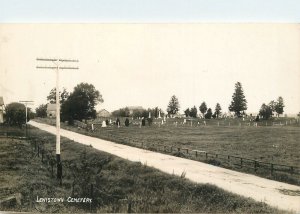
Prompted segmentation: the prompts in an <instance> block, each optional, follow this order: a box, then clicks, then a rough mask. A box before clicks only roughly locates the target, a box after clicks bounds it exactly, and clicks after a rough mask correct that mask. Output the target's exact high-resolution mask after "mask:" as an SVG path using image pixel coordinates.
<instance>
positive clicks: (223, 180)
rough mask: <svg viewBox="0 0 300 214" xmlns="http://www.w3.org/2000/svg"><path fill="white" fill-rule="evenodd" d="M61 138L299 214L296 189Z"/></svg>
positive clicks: (128, 149)
mask: <svg viewBox="0 0 300 214" xmlns="http://www.w3.org/2000/svg"><path fill="white" fill-rule="evenodd" d="M29 124H30V125H32V126H35V127H37V128H39V129H42V130H44V131H47V132H49V133H52V134H55V133H56V128H55V127H53V126H50V125H46V124H41V123H37V122H34V121H30V122H29ZM61 136H63V137H66V138H69V139H72V140H74V141H76V142H78V143H81V144H86V145H92V146H93V147H94V148H96V149H98V150H101V151H105V152H107V153H110V154H113V155H116V156H119V157H121V158H124V159H128V160H130V161H140V162H141V163H144V164H147V165H148V166H152V167H154V168H157V169H159V170H161V171H163V172H166V173H169V174H173V173H174V174H176V175H181V174H182V172H185V173H186V178H188V179H190V180H191V181H194V182H197V183H209V184H213V185H216V186H218V187H220V188H222V189H224V190H227V191H230V192H233V193H236V194H239V195H243V196H245V197H250V198H253V199H254V200H256V201H263V202H265V203H267V204H269V205H271V206H273V207H277V208H279V209H283V210H290V211H294V212H296V213H300V187H298V186H295V185H290V184H286V183H282V182H277V181H272V180H268V179H265V178H260V177H257V176H255V175H250V174H245V173H240V172H236V171H232V170H228V169H224V168H220V167H215V166H212V165H209V164H205V163H201V162H197V161H193V160H188V159H183V158H178V157H174V156H170V155H165V154H160V153H156V152H151V151H147V150H143V149H138V148H133V147H130V146H126V145H121V144H116V143H113V142H110V141H105V140H101V139H98V138H94V137H89V136H85V135H82V134H78V133H75V132H71V131H67V130H64V129H61Z"/></svg>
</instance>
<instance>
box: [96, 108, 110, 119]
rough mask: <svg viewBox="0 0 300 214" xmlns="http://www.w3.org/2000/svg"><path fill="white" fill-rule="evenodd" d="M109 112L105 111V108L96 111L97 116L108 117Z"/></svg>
mask: <svg viewBox="0 0 300 214" xmlns="http://www.w3.org/2000/svg"><path fill="white" fill-rule="evenodd" d="M110 116H111V113H110V112H109V111H107V110H106V109H101V110H100V111H98V112H97V117H110Z"/></svg>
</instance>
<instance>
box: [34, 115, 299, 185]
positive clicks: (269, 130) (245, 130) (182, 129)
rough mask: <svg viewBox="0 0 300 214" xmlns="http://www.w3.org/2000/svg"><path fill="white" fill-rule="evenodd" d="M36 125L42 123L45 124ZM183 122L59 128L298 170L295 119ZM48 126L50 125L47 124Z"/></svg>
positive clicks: (266, 174) (286, 177) (286, 176)
mask: <svg viewBox="0 0 300 214" xmlns="http://www.w3.org/2000/svg"><path fill="white" fill-rule="evenodd" d="M39 121H40V122H45V120H39ZM175 121H178V124H177V125H176V124H174V122H175ZM182 121H183V119H177V120H175V119H169V122H168V123H167V124H165V125H158V124H157V123H156V122H158V120H156V121H154V124H153V125H152V126H145V127H141V128H140V127H139V126H134V125H130V126H129V127H125V126H121V127H120V128H118V127H116V126H110V127H106V128H100V127H98V128H97V129H96V130H95V131H94V132H91V131H87V130H85V129H78V128H77V127H72V126H67V125H65V124H62V127H64V128H66V129H69V130H72V131H76V132H80V133H83V134H87V135H91V136H95V137H99V138H102V139H106V140H110V141H113V142H118V143H123V144H127V145H131V146H137V147H141V146H143V147H144V148H148V149H151V150H155V151H156V150H162V146H163V145H165V146H174V148H189V149H190V150H201V151H206V152H210V153H217V154H221V155H232V156H239V157H243V158H249V159H253V160H257V161H261V162H268V163H273V164H283V165H288V166H293V167H300V164H299V163H300V147H299V139H300V126H299V125H298V124H297V123H296V120H295V119H289V118H288V119H285V118H276V119H273V120H271V121H260V122H259V123H258V126H257V127H256V126H253V122H252V124H251V126H248V125H249V124H248V123H249V122H247V121H242V120H241V119H227V120H207V124H206V126H204V125H203V121H201V120H197V121H193V126H191V125H190V122H189V121H187V124H185V125H183V124H181V122H182ZM47 122H48V123H49V121H47ZM52 122H54V121H52ZM197 122H199V123H200V125H198V124H197ZM229 123H230V126H229ZM273 123H274V124H275V125H273ZM218 124H219V126H218ZM276 124H278V125H276ZM279 124H282V125H279ZM284 124H287V125H284ZM266 125H267V126H266ZM159 148H160V149H159ZM183 156H184V155H183ZM189 156H191V155H189ZM210 163H213V164H216V165H220V166H224V167H228V168H233V167H232V166H230V167H229V166H228V165H224V164H223V162H220V161H219V160H218V161H217V162H214V161H212V160H210ZM234 169H235V170H238V171H243V172H249V173H256V174H258V175H261V176H263V177H267V178H270V179H275V180H279V181H284V182H288V183H292V184H297V185H300V177H299V175H295V174H293V175H290V174H288V173H287V174H284V175H283V174H280V173H279V174H276V173H274V174H273V175H270V172H269V170H258V171H256V172H255V171H254V170H253V169H246V168H239V167H235V168H234Z"/></svg>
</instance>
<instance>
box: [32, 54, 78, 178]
mask: <svg viewBox="0 0 300 214" xmlns="http://www.w3.org/2000/svg"><path fill="white" fill-rule="evenodd" d="M36 60H37V61H43V62H52V63H53V64H52V65H50V66H49V65H47V66H36V68H37V69H54V70H56V162H57V179H59V180H60V182H61V179H62V164H61V159H60V102H59V70H66V69H68V70H78V69H79V68H78V67H72V66H63V64H65V63H78V62H79V60H75V59H54V58H37V59H36Z"/></svg>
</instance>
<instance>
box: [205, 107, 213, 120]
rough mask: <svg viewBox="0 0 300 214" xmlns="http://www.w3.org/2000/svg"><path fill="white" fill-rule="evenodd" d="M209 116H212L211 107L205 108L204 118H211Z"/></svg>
mask: <svg viewBox="0 0 300 214" xmlns="http://www.w3.org/2000/svg"><path fill="white" fill-rule="evenodd" d="M211 117H212V110H211V108H209V109H208V110H207V113H206V114H205V119H211Z"/></svg>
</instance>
